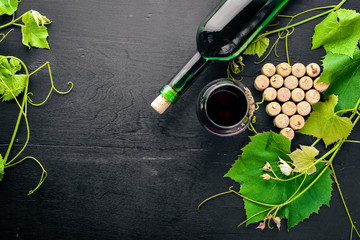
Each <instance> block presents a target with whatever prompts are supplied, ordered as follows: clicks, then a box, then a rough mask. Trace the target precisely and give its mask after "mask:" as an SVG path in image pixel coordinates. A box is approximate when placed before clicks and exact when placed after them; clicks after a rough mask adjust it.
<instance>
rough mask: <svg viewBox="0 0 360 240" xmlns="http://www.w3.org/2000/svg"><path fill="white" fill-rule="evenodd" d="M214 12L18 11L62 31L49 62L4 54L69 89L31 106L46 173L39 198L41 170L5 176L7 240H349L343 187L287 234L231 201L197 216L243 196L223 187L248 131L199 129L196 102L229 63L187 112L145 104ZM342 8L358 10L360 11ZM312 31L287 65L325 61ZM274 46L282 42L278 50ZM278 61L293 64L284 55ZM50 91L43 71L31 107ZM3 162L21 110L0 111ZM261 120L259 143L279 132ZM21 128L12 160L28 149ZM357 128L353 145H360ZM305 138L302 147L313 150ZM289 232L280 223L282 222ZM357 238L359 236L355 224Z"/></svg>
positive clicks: (353, 150)
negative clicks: (223, 134) (226, 134)
mask: <svg viewBox="0 0 360 240" xmlns="http://www.w3.org/2000/svg"><path fill="white" fill-rule="evenodd" d="M218 2H219V1H218V0H197V1H192V0H181V1H176V0H169V1H166V0H127V1H124V0H120V1H117V0H107V1H95V0H88V1H85V0H76V1H55V0H38V1H22V3H21V4H20V7H19V11H18V14H20V13H22V12H25V11H26V10H29V9H36V10H38V11H39V12H41V13H42V14H44V15H46V16H47V17H48V18H50V19H51V20H53V23H52V24H51V25H50V26H49V34H50V37H49V39H48V40H49V43H50V46H51V50H39V49H31V50H28V49H27V47H25V46H23V45H22V44H21V34H20V29H15V31H14V32H13V33H11V35H9V36H8V37H7V38H6V39H5V40H4V41H3V42H2V43H1V44H0V54H1V55H14V56H16V57H19V58H21V59H23V60H24V62H25V63H26V64H27V65H28V66H29V68H30V70H35V69H36V68H37V67H39V66H40V65H41V64H42V63H44V62H45V61H50V62H51V67H52V70H53V76H54V80H55V84H56V86H57V87H58V88H59V89H60V90H65V89H66V83H67V82H68V81H72V82H74V84H75V87H74V90H73V91H72V92H71V93H70V94H68V95H66V96H59V95H56V94H54V95H52V96H51V98H50V100H49V101H48V102H47V103H46V104H45V105H44V106H42V107H39V108H36V107H31V106H30V107H29V110H28V118H29V122H30V128H31V139H30V144H29V146H28V148H27V149H26V152H25V153H24V156H25V155H32V156H34V157H36V158H38V159H39V160H40V161H41V162H42V164H43V165H44V167H45V168H46V170H47V171H48V173H49V176H48V178H47V179H46V181H45V182H44V184H43V186H42V187H41V188H40V189H39V190H38V191H37V192H36V193H35V194H34V195H32V196H29V197H28V196H26V193H27V191H28V190H30V189H32V188H33V187H34V186H36V184H37V182H38V179H39V177H40V174H41V172H40V169H39V167H38V166H37V165H36V164H35V163H34V162H32V161H26V162H24V163H23V164H21V165H18V166H17V167H13V168H9V169H6V173H5V176H4V177H5V178H4V180H3V181H2V182H1V183H0V239H204V240H205V239H206V240H211V239H226V240H230V239H279V240H280V239H294V240H296V239H348V238H349V233H350V224H349V221H348V220H347V215H346V213H345V210H344V208H343V206H342V203H341V199H340V196H339V193H338V191H337V190H336V187H335V185H334V186H333V187H334V191H333V197H332V200H331V207H330V208H328V207H322V208H321V210H320V212H319V214H313V215H311V217H310V219H307V220H305V221H304V222H302V223H300V224H299V225H298V226H296V227H295V228H293V229H292V230H291V231H290V232H289V233H288V232H287V231H286V227H285V225H283V228H282V230H281V231H280V232H279V231H277V230H275V229H273V230H265V231H263V232H261V231H259V230H255V227H256V225H255V224H252V225H250V226H248V227H247V228H245V227H241V228H239V229H237V228H236V226H237V225H238V224H239V223H240V222H242V221H243V220H244V219H245V213H244V209H243V204H242V201H241V199H239V198H238V197H237V196H231V195H229V196H224V197H221V198H218V199H216V200H214V201H211V202H209V203H208V204H206V205H205V206H204V207H203V208H202V209H201V212H200V213H197V212H196V207H197V205H198V204H199V203H200V202H201V201H202V200H204V199H205V198H207V197H208V196H210V195H213V194H216V193H219V192H222V191H226V190H227V189H228V188H229V187H230V186H232V185H234V186H235V187H236V188H238V185H237V184H236V183H234V182H231V181H230V180H228V179H224V178H223V177H222V176H223V175H224V174H225V173H226V172H227V171H228V169H229V168H230V167H231V165H232V164H233V162H234V160H235V159H236V158H237V155H239V154H240V153H241V151H240V149H241V148H242V147H244V146H245V145H246V144H247V143H248V142H249V138H248V136H249V135H250V134H251V133H250V132H248V131H246V132H245V133H243V134H241V135H239V136H236V137H231V138H226V139H225V138H219V137H215V136H212V135H210V134H209V133H207V132H206V131H205V130H204V129H202V127H201V126H200V124H199V123H198V120H197V117H196V112H195V101H196V98H197V95H198V93H199V92H200V90H201V88H202V87H203V86H204V85H205V84H206V83H207V82H209V81H211V80H214V79H216V78H218V77H224V76H225V75H226V63H216V64H213V65H212V66H211V67H210V68H209V69H208V71H207V72H206V73H205V74H203V75H202V76H201V77H200V78H199V79H198V81H197V82H196V83H195V84H194V85H193V86H192V88H191V89H189V91H187V92H186V94H185V96H184V98H182V99H181V100H180V101H179V103H178V104H176V105H175V106H173V107H171V109H169V111H168V112H166V114H164V115H162V116H159V115H157V114H156V113H155V112H154V111H153V110H152V109H151V108H150V106H149V105H150V103H151V102H152V100H153V99H154V98H155V97H156V96H157V95H158V90H159V89H160V87H161V86H162V85H164V84H165V83H166V82H167V81H168V79H169V78H170V77H171V76H172V75H173V74H174V73H175V72H176V71H177V70H178V68H179V67H180V66H181V65H182V64H183V63H184V62H185V61H186V60H187V59H188V58H189V57H190V56H192V54H193V53H194V51H195V32H196V29H197V26H198V24H199V23H200V21H201V20H202V19H203V18H204V17H206V16H207V14H208V13H209V12H210V11H211V10H212V9H213V8H214V7H215V6H216V5H217V4H218ZM338 2H339V1H337V0H311V1H310V0H293V1H292V3H290V4H289V5H288V7H287V8H286V9H285V10H284V13H287V14H295V13H298V12H301V11H303V10H307V9H310V8H313V7H318V6H325V5H334V4H337V3H338ZM345 7H346V8H352V9H355V10H357V11H360V1H358V0H348V2H347V3H346V4H345ZM319 21H320V19H319V20H316V21H314V22H311V23H309V24H306V25H304V26H301V27H299V28H297V29H296V31H295V33H294V34H293V35H292V36H291V37H290V39H289V46H290V48H291V49H290V55H291V61H292V62H293V63H295V62H302V63H304V64H307V63H310V62H317V63H320V60H321V57H322V56H323V55H324V51H323V50H317V51H311V50H310V49H311V36H312V34H313V28H314V26H315V24H316V23H318V22H319ZM272 39H274V38H272ZM278 52H279V54H280V58H275V57H274V56H273V55H271V57H270V58H269V61H271V62H274V63H279V62H282V61H285V60H286V57H285V53H284V44H283V43H281V44H280V45H279V49H278ZM254 60H256V59H255V58H252V57H247V58H245V64H246V68H245V71H244V73H243V76H244V83H245V84H246V85H248V86H249V87H250V88H251V89H252V90H253V93H254V96H255V98H256V100H260V98H261V97H260V93H258V92H256V91H255V90H254V89H253V87H252V81H253V79H254V77H255V76H256V75H257V74H259V72H260V66H259V65H255V64H253V62H254ZM49 87H50V84H49V81H48V77H47V75H46V71H45V70H44V71H42V72H40V73H39V74H37V75H36V76H34V77H32V79H31V84H30V89H31V91H33V92H34V97H33V99H34V101H41V100H42V99H43V98H44V97H45V96H46V94H47V91H48V90H49ZM0 110H1V117H0V153H1V154H3V155H4V154H5V151H6V147H7V144H8V142H9V140H10V137H11V133H12V130H13V126H14V121H15V120H14V119H15V117H16V114H17V111H18V110H17V108H16V106H15V104H14V103H6V104H3V103H2V104H0ZM264 112H265V111H264V106H262V107H261V109H260V110H259V111H258V112H257V123H256V128H257V130H258V131H267V130H276V129H275V128H274V127H273V126H272V120H271V118H269V117H267V116H266V115H265V113H264ZM25 136H26V135H25V128H24V126H22V127H21V129H20V133H19V135H18V137H17V139H18V141H17V144H16V146H15V148H14V151H13V153H16V151H18V150H19V149H20V147H21V146H22V144H23V143H24V140H25ZM359 137H360V132H359V128H356V129H355V130H354V132H353V134H352V137H351V138H352V139H357V140H359ZM312 141H313V139H312V138H310V137H304V136H300V135H299V136H297V138H296V140H295V142H294V146H297V145H298V144H299V143H302V144H311V143H312ZM359 154H360V151H359V147H358V146H357V145H355V144H346V145H344V147H343V149H342V150H341V154H340V155H339V156H338V157H337V158H336V161H335V168H336V170H337V174H338V178H339V179H340V184H341V186H342V188H343V192H344V197H345V199H346V201H347V203H348V207H349V208H350V212H351V214H352V217H353V219H354V220H355V221H356V222H359V221H360V193H359V191H358V189H359V187H360V180H359V176H358V173H359V166H360V164H359ZM283 223H284V222H283ZM357 226H358V227H359V226H360V225H359V224H358V225H357Z"/></svg>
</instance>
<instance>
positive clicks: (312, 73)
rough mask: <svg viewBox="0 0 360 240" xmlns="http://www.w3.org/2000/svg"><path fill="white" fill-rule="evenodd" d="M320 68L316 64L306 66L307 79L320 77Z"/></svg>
mask: <svg viewBox="0 0 360 240" xmlns="http://www.w3.org/2000/svg"><path fill="white" fill-rule="evenodd" d="M320 71H321V69H320V66H319V65H318V64H316V63H310V64H309V65H307V66H306V73H307V75H308V76H309V77H317V76H319V75H320Z"/></svg>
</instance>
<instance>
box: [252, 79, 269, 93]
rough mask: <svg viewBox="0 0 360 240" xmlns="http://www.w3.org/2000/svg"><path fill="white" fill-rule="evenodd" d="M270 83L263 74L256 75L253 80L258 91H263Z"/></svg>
mask: <svg viewBox="0 0 360 240" xmlns="http://www.w3.org/2000/svg"><path fill="white" fill-rule="evenodd" d="M269 84H270V80H269V78H268V77H267V76H265V75H260V76H258V77H257V78H256V79H255V81H254V87H255V89H256V90H258V91H264V90H265V89H266V88H267V87H268V86H269Z"/></svg>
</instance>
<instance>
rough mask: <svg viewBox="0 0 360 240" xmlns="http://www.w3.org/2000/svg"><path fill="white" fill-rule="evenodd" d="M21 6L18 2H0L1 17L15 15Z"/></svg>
mask: <svg viewBox="0 0 360 240" xmlns="http://www.w3.org/2000/svg"><path fill="white" fill-rule="evenodd" d="M18 5H19V2H18V0H0V16H1V15H4V14H6V15H13V14H14V13H15V11H16V10H17V8H18Z"/></svg>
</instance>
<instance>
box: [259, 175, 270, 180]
mask: <svg viewBox="0 0 360 240" xmlns="http://www.w3.org/2000/svg"><path fill="white" fill-rule="evenodd" d="M260 177H262V178H264V180H270V179H271V176H270V175H269V174H267V173H265V174H263V175H261V176H260Z"/></svg>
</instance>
